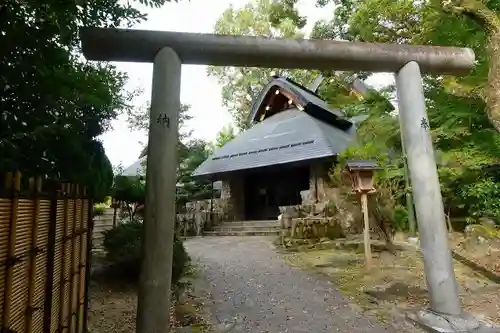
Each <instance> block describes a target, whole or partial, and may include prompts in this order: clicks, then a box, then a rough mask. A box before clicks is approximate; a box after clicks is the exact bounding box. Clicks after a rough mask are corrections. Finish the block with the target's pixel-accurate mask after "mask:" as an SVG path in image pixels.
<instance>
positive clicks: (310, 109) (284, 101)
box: [250, 76, 352, 130]
mask: <svg viewBox="0 0 500 333" xmlns="http://www.w3.org/2000/svg"><path fill="white" fill-rule="evenodd" d="M290 108H297V109H299V110H301V111H305V112H307V113H309V114H310V115H311V116H313V117H315V118H317V119H320V120H322V121H324V122H326V123H328V124H330V125H333V126H336V127H339V128H340V129H343V130H347V129H348V128H349V127H351V126H352V123H351V122H350V121H349V120H348V119H346V118H345V117H344V113H343V112H342V111H341V110H338V109H333V108H330V107H329V106H328V104H327V103H326V102H325V101H324V100H323V99H321V97H320V96H319V95H317V94H316V93H315V92H313V91H311V90H309V89H307V88H305V87H303V86H302V85H300V84H298V83H296V82H294V81H292V80H290V79H287V78H282V77H279V76H274V77H273V79H272V80H271V82H269V83H268V84H267V86H266V87H264V89H262V91H261V92H260V94H259V96H258V97H257V98H256V99H255V100H254V103H253V105H252V109H251V112H250V121H251V122H253V123H258V122H261V121H264V120H265V119H267V118H268V117H270V116H272V115H274V114H276V113H279V112H282V111H284V110H287V109H290Z"/></svg>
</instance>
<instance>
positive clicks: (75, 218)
mask: <svg viewBox="0 0 500 333" xmlns="http://www.w3.org/2000/svg"><path fill="white" fill-rule="evenodd" d="M79 190H80V188H79V186H78V185H75V187H74V188H73V193H72V197H73V218H72V221H71V254H70V256H71V259H70V260H71V261H70V268H69V317H68V320H69V322H68V332H69V333H73V328H74V321H73V318H74V317H75V316H76V315H77V313H76V311H73V310H74V307H73V303H74V296H75V295H74V293H75V277H76V273H77V271H76V270H75V257H76V253H75V252H76V223H77V221H78V197H79V194H80V191H79ZM80 213H82V212H80Z"/></svg>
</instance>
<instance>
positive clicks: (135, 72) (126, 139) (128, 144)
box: [101, 0, 392, 167]
mask: <svg viewBox="0 0 500 333" xmlns="http://www.w3.org/2000/svg"><path fill="white" fill-rule="evenodd" d="M249 1H250V0H217V1H207V0H182V1H180V2H179V3H175V2H172V3H167V4H166V5H165V6H164V7H162V8H160V9H157V8H156V9H151V8H142V7H141V9H142V10H143V11H144V12H147V13H148V20H147V21H146V22H143V23H141V24H137V25H136V26H135V27H134V28H137V29H148V30H167V31H183V32H201V33H211V32H213V27H214V26H215V23H216V21H217V19H218V18H219V17H220V15H221V14H222V12H223V11H224V10H225V9H227V8H228V7H229V6H230V5H231V4H233V5H234V6H235V7H240V6H243V5H245V4H246V3H248V2H249ZM315 2H316V0H301V1H300V2H299V6H298V8H299V10H300V13H301V15H306V16H307V17H308V26H307V27H306V31H308V32H309V31H310V30H311V28H312V25H313V24H314V22H316V21H318V20H320V19H329V18H331V15H332V10H331V9H327V8H316V6H315V5H314V4H315ZM115 65H116V66H117V67H118V69H119V70H121V71H123V72H126V73H127V74H128V76H129V81H128V83H127V86H126V88H127V90H134V89H137V88H140V89H142V90H143V93H142V95H141V96H139V97H138V98H136V100H135V101H134V104H135V105H137V107H140V106H141V105H144V104H145V103H146V102H147V101H148V100H149V99H150V96H151V81H152V64H136V63H115ZM391 79H392V78H391V76H388V75H376V76H374V77H372V78H371V79H370V80H369V81H368V83H370V84H372V85H375V86H378V85H379V84H386V83H388V80H391ZM200 92H201V93H202V94H200ZM181 102H182V103H184V104H190V105H191V109H190V113H191V115H192V116H193V119H192V120H191V121H190V122H189V123H188V127H189V128H191V129H193V136H194V137H196V138H200V139H204V140H210V141H213V140H214V139H215V136H216V134H217V132H218V131H219V130H220V129H221V128H222V127H223V126H224V125H226V124H228V123H230V122H231V116H230V114H229V112H228V111H227V110H226V109H225V108H224V107H222V101H221V88H220V86H219V85H218V84H217V82H216V79H215V78H213V77H208V76H207V74H206V66H193V65H184V66H182V80H181ZM112 125H113V130H111V131H109V132H107V133H105V134H104V135H102V136H101V140H102V141H103V144H104V148H105V150H106V154H107V155H108V158H109V159H110V161H111V163H112V164H113V165H115V166H116V165H118V164H120V163H121V164H122V165H123V166H124V167H127V166H129V165H130V164H132V163H133V162H135V161H136V160H137V158H138V156H139V154H140V152H141V149H142V146H143V145H142V143H145V142H147V138H146V136H145V134H144V133H139V132H134V131H130V129H129V128H128V126H127V121H126V116H122V117H119V118H118V119H117V120H115V121H114V122H113V123H112Z"/></svg>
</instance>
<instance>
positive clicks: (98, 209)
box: [93, 204, 106, 216]
mask: <svg viewBox="0 0 500 333" xmlns="http://www.w3.org/2000/svg"><path fill="white" fill-rule="evenodd" d="M105 209H106V206H105V205H103V204H96V205H94V213H93V214H94V216H101V215H103V214H104V210H105Z"/></svg>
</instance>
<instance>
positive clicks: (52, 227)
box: [43, 183, 60, 332]
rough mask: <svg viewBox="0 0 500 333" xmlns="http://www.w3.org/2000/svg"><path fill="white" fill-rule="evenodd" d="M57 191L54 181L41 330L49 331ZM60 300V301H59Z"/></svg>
mask: <svg viewBox="0 0 500 333" xmlns="http://www.w3.org/2000/svg"><path fill="white" fill-rule="evenodd" d="M58 197H59V191H58V188H57V185H56V184H55V183H54V184H53V187H52V188H51V189H50V223H49V235H48V238H47V271H46V273H47V278H46V280H45V300H44V310H43V311H44V315H43V317H44V318H43V331H44V332H51V331H52V330H51V327H52V306H53V304H52V291H53V288H54V264H55V262H54V261H55V248H56V229H57V204H58ZM59 302H60V301H59Z"/></svg>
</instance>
